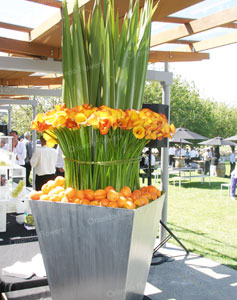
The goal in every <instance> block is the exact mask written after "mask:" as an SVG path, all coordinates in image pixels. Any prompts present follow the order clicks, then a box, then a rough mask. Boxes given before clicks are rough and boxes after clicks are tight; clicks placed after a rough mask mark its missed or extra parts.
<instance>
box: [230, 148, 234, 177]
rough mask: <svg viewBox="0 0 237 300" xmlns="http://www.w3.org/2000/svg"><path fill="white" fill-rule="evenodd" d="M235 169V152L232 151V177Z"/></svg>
mask: <svg viewBox="0 0 237 300" xmlns="http://www.w3.org/2000/svg"><path fill="white" fill-rule="evenodd" d="M234 169H235V150H232V153H231V154H230V177H231V173H232V172H233V171H234Z"/></svg>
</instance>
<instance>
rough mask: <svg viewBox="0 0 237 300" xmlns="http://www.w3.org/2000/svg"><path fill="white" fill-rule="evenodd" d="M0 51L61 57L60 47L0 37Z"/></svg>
mask: <svg viewBox="0 0 237 300" xmlns="http://www.w3.org/2000/svg"><path fill="white" fill-rule="evenodd" d="M0 51H2V52H6V53H12V54H22V55H29V56H38V57H52V58H56V59H61V49H60V48H54V47H48V46H45V45H40V44H34V43H32V42H25V41H19V40H14V39H9V38H4V37H0Z"/></svg>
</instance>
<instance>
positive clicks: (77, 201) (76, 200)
mask: <svg viewBox="0 0 237 300" xmlns="http://www.w3.org/2000/svg"><path fill="white" fill-rule="evenodd" d="M81 201H82V200H81V199H78V198H77V199H75V200H74V203H77V204H81Z"/></svg>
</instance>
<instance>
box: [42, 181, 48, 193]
mask: <svg viewBox="0 0 237 300" xmlns="http://www.w3.org/2000/svg"><path fill="white" fill-rule="evenodd" d="M41 191H42V192H43V193H44V194H45V195H48V193H49V192H50V189H49V186H48V184H47V183H45V184H44V185H42V188H41Z"/></svg>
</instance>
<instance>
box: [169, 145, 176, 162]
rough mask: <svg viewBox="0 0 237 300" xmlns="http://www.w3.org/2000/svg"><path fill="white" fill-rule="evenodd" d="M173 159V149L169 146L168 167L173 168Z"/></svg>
mask: <svg viewBox="0 0 237 300" xmlns="http://www.w3.org/2000/svg"><path fill="white" fill-rule="evenodd" d="M174 157H175V147H174V146H171V147H169V165H170V166H172V167H174V165H175V160H174Z"/></svg>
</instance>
